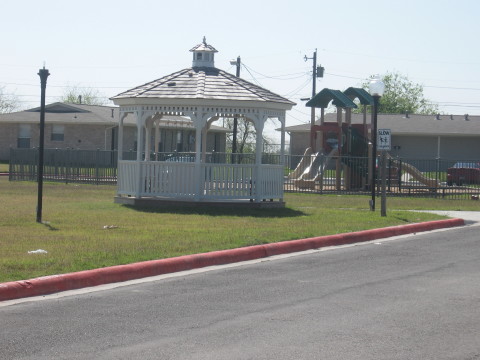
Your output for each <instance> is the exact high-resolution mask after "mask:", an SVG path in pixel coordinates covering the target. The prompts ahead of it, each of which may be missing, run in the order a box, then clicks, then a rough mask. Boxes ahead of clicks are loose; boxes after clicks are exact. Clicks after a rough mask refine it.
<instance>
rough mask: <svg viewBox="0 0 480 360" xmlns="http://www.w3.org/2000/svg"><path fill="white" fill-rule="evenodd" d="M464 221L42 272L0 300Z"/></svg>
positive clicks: (6, 289)
mask: <svg viewBox="0 0 480 360" xmlns="http://www.w3.org/2000/svg"><path fill="white" fill-rule="evenodd" d="M464 224H465V222H464V220H463V219H448V220H437V221H430V222H425V223H418V224H408V225H401V226H392V227H387V228H382V229H373V230H364V231H357V232H352V233H345V234H336V235H327V236H319V237H313V238H307V239H300V240H291V241H282V242H279V243H272V244H265V245H255V246H249V247H244V248H239V249H232V250H220V251H213V252H209V253H204V254H194V255H185V256H179V257H175V258H169V259H161V260H151V261H144V262H139V263H134V264H128V265H117V266H111V267H105V268H100V269H93V270H85V271H79V272H75V273H68V274H61V275H52V276H44V277H39V278H35V279H30V280H20V281H12V282H6V283H0V301H5V300H13V299H19V298H24V297H30V296H39V295H47V294H52V293H56V292H61V291H66V290H74V289H80V288H84V287H91V286H97V285H102V284H109V283H115V282H121V281H127V280H133V279H140V278H144V277H148V276H155V275H162V274H168V273H173V272H178V271H184V270H192V269H198V268H202V267H206V266H213V265H223V264H230V263H234V262H240V261H247V260H255V259H261V258H264V257H268V256H273V255H280V254H287V253H292V252H298V251H305V250H311V249H318V248H321V247H327V246H336V245H344V244H352V243H356V242H363V241H370V240H376V239H380V238H387V237H391V236H397V235H404V234H411V233H415V232H422V231H429V230H434V229H442V228H449V227H454V226H462V225H464Z"/></svg>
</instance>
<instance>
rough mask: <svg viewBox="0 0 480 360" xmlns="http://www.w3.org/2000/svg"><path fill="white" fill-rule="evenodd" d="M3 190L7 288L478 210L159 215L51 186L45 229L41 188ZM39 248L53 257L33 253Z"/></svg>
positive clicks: (349, 206)
mask: <svg viewBox="0 0 480 360" xmlns="http://www.w3.org/2000/svg"><path fill="white" fill-rule="evenodd" d="M0 192H1V194H2V207H1V209H0V229H1V237H0V282H5V281H11V280H19V279H28V278H33V277H38V276H43V275H51V274H58V273H66V272H72V271H79V270H85V269H92V268H98V267H104V266H111V265H117V264H127V263H132V262H137V261H143V260H151V259H161V258H168V257H174V256H179V255H185V254H193V253H201V252H208V251H213V250H220V249H231V248H237V247H242V246H249V245H256V244H264V243H270V242H278V241H285V240H292V239H299V238H304V237H313V236H320V235H327V234H335V233H342V232H351V231H358V230H364V229H370V228H378V227H386V226H390V225H399V224H406V223H413V222H421V221H427V220H433V219H440V218H441V217H440V216H437V215H433V214H426V213H413V212H407V211H401V210H406V209H450V210H473V209H475V210H477V208H478V203H477V202H472V201H467V200H463V201H460V200H441V199H418V198H391V199H390V198H389V199H388V208H389V211H388V216H387V217H381V216H380V213H379V211H377V212H375V213H372V212H371V211H369V210H368V200H369V198H368V197H365V196H338V195H332V196H326V195H322V196H320V195H307V194H286V197H285V200H286V202H287V207H286V208H284V209H252V210H247V209H241V210H239V209H224V208H222V209H212V208H169V209H162V210H154V211H152V210H145V209H144V210H141V209H135V208H131V207H128V206H123V205H118V204H114V203H113V197H114V195H115V187H114V186H95V185H75V184H67V185H66V184H60V183H44V191H43V194H44V196H43V217H42V219H43V221H44V222H46V223H45V224H39V223H37V222H36V221H35V219H36V205H37V184H36V183H35V182H9V181H8V179H7V178H5V177H0ZM473 203H474V204H473ZM378 204H380V201H379V202H378ZM390 209H396V210H390ZM37 249H44V250H46V251H47V252H48V253H47V254H43V255H41V254H38V255H32V254H28V251H31V250H37Z"/></svg>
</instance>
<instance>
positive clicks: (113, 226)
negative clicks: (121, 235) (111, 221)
mask: <svg viewBox="0 0 480 360" xmlns="http://www.w3.org/2000/svg"><path fill="white" fill-rule="evenodd" d="M103 228H104V229H116V228H118V226H116V225H104V226H103Z"/></svg>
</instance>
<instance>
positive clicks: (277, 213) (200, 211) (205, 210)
mask: <svg viewBox="0 0 480 360" xmlns="http://www.w3.org/2000/svg"><path fill="white" fill-rule="evenodd" d="M122 206H124V207H126V208H128V209H131V210H134V211H139V212H145V213H156V214H172V213H173V214H184V215H207V216H238V217H259V218H288V217H297V216H305V215H307V214H306V213H304V212H303V211H299V210H294V209H290V208H278V209H275V208H273V209H258V208H233V207H212V206H169V207H160V208H152V207H139V206H132V205H122Z"/></svg>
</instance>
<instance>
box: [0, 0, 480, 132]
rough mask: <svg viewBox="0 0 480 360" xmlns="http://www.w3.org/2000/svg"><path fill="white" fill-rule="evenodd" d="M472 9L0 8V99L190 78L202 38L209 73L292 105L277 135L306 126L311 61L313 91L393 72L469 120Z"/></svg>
mask: <svg viewBox="0 0 480 360" xmlns="http://www.w3.org/2000/svg"><path fill="white" fill-rule="evenodd" d="M479 14H480V2H479V1H478V0H456V1H453V0H452V1H446V0H403V1H390V0H364V1H351V0H346V1H313V0H308V1H306V0H297V1H282V0H275V1H272V0H262V1H259V0H256V1H251V0H244V1H230V2H229V1H224V0H221V1H220V0H211V1H209V0H204V1H199V0H183V1H182V0H180V1H159V0H156V1H146V0H136V1H126V0H115V1H111V0H101V1H98V0H97V1H91V0H83V1H65V0H61V1H60V0H59V1H56V0H44V1H33V0H24V1H5V2H2V21H1V22H0V31H1V34H3V36H2V52H1V54H2V55H1V58H0V87H3V91H4V93H11V94H15V95H17V96H18V98H19V99H20V100H21V107H22V108H31V107H36V106H39V103H40V100H39V97H40V96H39V95H40V87H39V82H40V80H39V77H38V75H37V72H38V69H39V68H41V67H42V66H43V63H44V61H45V62H46V68H48V69H49V71H50V73H51V75H50V77H49V79H48V86H47V103H50V102H54V101H56V100H58V98H59V97H60V96H61V95H62V93H63V91H64V89H65V87H68V86H73V85H75V86H81V87H88V88H96V89H98V90H99V91H100V92H101V93H103V94H105V96H107V97H110V96H113V95H116V94H117V93H119V92H122V91H124V90H127V89H129V88H131V87H134V86H137V85H140V84H143V83H146V82H149V81H152V80H154V79H157V78H160V77H162V76H165V75H168V74H170V73H172V72H174V71H177V70H180V69H183V68H186V67H190V66H191V53H190V52H189V50H190V49H191V48H192V47H193V46H194V45H196V44H198V43H200V42H201V41H202V38H203V36H206V38H207V42H208V43H209V44H211V45H213V46H214V47H215V48H216V49H217V50H218V51H219V53H217V54H216V58H215V65H216V67H218V68H221V69H223V70H227V71H230V72H232V73H234V72H235V68H234V67H233V66H231V65H230V64H229V60H231V59H235V58H236V57H237V56H238V55H240V56H241V58H242V62H243V64H244V65H245V66H246V67H247V68H248V69H249V70H250V72H248V71H247V70H246V69H245V68H242V74H241V76H242V77H243V78H245V79H247V80H249V81H252V82H254V83H259V84H260V85H262V86H263V87H266V88H267V89H269V90H271V91H273V92H276V93H278V94H280V95H283V96H286V97H288V98H289V99H290V100H292V101H295V102H296V103H297V104H298V105H297V106H296V107H295V108H294V110H292V111H290V112H289V114H288V115H287V126H291V125H297V124H300V123H307V122H309V116H310V115H309V109H307V108H305V106H304V102H302V101H300V98H304V97H309V96H311V91H312V83H311V68H312V61H311V60H308V61H307V62H305V61H304V56H305V55H307V56H308V57H312V55H313V52H314V50H315V49H318V64H321V65H322V66H324V67H325V76H324V78H323V79H319V80H318V81H317V91H319V90H321V89H322V88H325V87H327V88H331V89H339V90H344V89H346V88H348V87H350V86H358V85H359V84H360V83H361V82H362V80H363V79H365V78H367V77H368V76H369V75H372V74H376V73H378V74H383V73H385V72H388V71H390V72H391V71H398V72H400V73H402V74H404V75H406V76H408V77H409V79H410V80H412V81H414V82H417V83H420V84H422V85H423V86H424V93H425V95H426V97H427V98H428V99H429V100H431V101H432V102H434V103H438V104H439V107H440V110H441V111H442V112H444V113H447V114H466V113H468V114H471V115H475V114H480V46H479V41H478V36H479V34H480V21H478V17H479Z"/></svg>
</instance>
